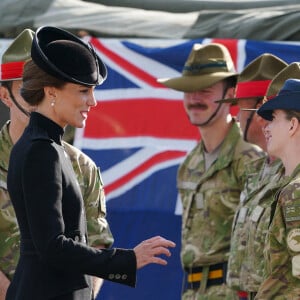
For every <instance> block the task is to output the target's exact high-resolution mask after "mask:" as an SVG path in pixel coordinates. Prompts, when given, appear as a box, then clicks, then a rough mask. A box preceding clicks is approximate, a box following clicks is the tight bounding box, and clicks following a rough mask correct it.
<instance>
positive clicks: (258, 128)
mask: <svg viewBox="0 0 300 300" xmlns="http://www.w3.org/2000/svg"><path fill="white" fill-rule="evenodd" d="M256 102H257V99H256V98H247V99H240V100H239V101H238V102H237V105H238V108H239V113H238V115H237V120H238V121H239V123H240V126H241V129H242V131H243V133H244V134H245V131H246V129H247V128H246V126H247V123H248V122H250V124H249V125H248V126H249V127H248V129H247V132H246V134H247V141H248V142H250V143H254V144H257V143H258V141H260V140H261V138H263V131H262V128H263V127H264V126H265V125H266V121H265V120H263V119H262V118H260V117H259V116H258V115H257V114H256V112H253V111H247V110H244V109H249V108H250V109H255V108H257V107H256ZM249 119H250V121H248V120H249Z"/></svg>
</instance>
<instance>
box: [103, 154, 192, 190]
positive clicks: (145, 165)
mask: <svg viewBox="0 0 300 300" xmlns="http://www.w3.org/2000/svg"><path fill="white" fill-rule="evenodd" d="M185 155H186V152H183V151H166V152H162V153H159V154H157V155H155V156H153V157H151V158H150V159H148V160H147V161H145V162H144V163H143V164H141V165H139V166H138V167H137V168H136V169H134V170H132V171H131V172H129V173H127V174H126V175H125V176H123V177H121V178H119V179H118V180H116V181H114V182H113V183H111V184H108V185H106V186H105V193H106V194H107V195H108V194H109V193H110V192H112V191H113V190H116V189H118V188H119V187H120V186H123V185H125V184H126V183H128V182H129V181H130V180H131V179H132V178H134V177H136V176H138V175H139V174H142V173H144V172H145V171H147V170H148V169H150V168H151V167H152V166H154V165H157V164H158V163H161V162H164V161H168V160H170V159H176V158H180V157H183V156H185Z"/></svg>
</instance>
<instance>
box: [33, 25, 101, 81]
mask: <svg viewBox="0 0 300 300" xmlns="http://www.w3.org/2000/svg"><path fill="white" fill-rule="evenodd" d="M31 57H32V60H33V61H34V62H35V63H36V64H37V65H38V66H39V67H40V68H41V69H42V70H43V71H45V72H46V73H47V74H50V75H52V76H54V77H58V78H60V79H62V80H64V81H67V82H72V83H77V84H82V85H88V86H94V85H99V84H101V83H103V81H104V80H105V79H106V77H107V69H106V66H105V64H104V63H103V62H102V60H101V59H100V57H99V56H98V55H97V54H96V52H95V50H94V48H93V47H92V45H90V44H88V43H85V42H84V41H82V40H81V39H80V38H78V37H77V36H75V35H73V34H72V33H70V32H68V31H65V30H63V29H60V28H57V27H52V26H43V27H40V28H38V29H37V31H36V34H35V36H34V39H33V43H32V48H31Z"/></svg>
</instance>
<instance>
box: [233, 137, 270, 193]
mask: <svg viewBox="0 0 300 300" xmlns="http://www.w3.org/2000/svg"><path fill="white" fill-rule="evenodd" d="M242 143H245V142H242ZM246 144H247V143H246ZM237 149H239V147H237ZM240 150H241V152H240V153H239V154H237V155H236V159H235V160H234V168H235V174H236V176H237V179H238V181H239V184H240V187H242V189H245V191H247V192H249V191H251V189H252V188H253V184H255V183H254V182H253V180H255V178H257V174H258V173H259V172H260V170H261V168H262V166H263V162H264V159H265V156H266V154H265V152H263V151H262V150H261V149H260V148H259V147H256V146H254V145H253V147H251V146H249V145H248V146H246V147H243V146H241V148H240Z"/></svg>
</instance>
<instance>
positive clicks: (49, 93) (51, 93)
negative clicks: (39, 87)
mask: <svg viewBox="0 0 300 300" xmlns="http://www.w3.org/2000/svg"><path fill="white" fill-rule="evenodd" d="M44 93H45V96H46V97H47V98H50V99H53V98H56V91H55V88H54V87H50V86H45V87H44Z"/></svg>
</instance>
